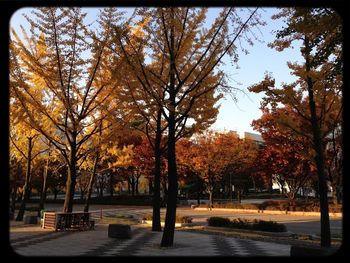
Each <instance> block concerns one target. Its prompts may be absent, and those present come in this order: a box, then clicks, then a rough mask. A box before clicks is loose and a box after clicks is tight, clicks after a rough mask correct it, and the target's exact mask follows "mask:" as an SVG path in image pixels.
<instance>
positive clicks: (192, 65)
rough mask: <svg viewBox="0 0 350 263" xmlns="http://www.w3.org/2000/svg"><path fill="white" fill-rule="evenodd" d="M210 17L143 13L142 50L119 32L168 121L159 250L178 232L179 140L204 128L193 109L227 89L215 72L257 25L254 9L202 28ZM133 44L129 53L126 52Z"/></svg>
mask: <svg viewBox="0 0 350 263" xmlns="http://www.w3.org/2000/svg"><path fill="white" fill-rule="evenodd" d="M206 12H207V9H206V8H201V9H195V8H154V9H153V8H151V9H147V8H141V9H139V10H138V11H137V14H138V15H139V16H141V17H142V18H143V20H142V21H145V20H146V19H147V21H146V23H145V25H144V29H145V32H147V35H146V37H144V38H142V39H141V41H140V42H138V43H139V44H140V45H139V46H136V45H132V41H130V38H129V37H128V34H127V32H126V31H123V30H121V29H120V28H119V29H117V30H116V36H117V40H118V42H119V44H120V46H121V48H122V50H123V53H124V55H125V56H126V58H127V59H126V60H127V62H128V65H130V67H131V68H132V69H133V70H134V71H135V73H136V74H135V75H136V76H137V80H138V82H139V83H140V86H141V88H142V89H143V90H144V92H146V93H147V94H149V96H151V100H150V101H151V102H152V103H154V104H156V106H157V110H160V111H161V114H162V116H163V117H164V119H165V121H166V122H167V138H168V143H167V157H168V171H169V172H168V184H169V188H168V193H169V194H168V201H167V211H166V219H165V228H164V233H163V237H162V241H161V246H165V247H166V246H172V245H173V239H174V230H175V217H176V203H177V193H178V184H177V181H178V180H177V170H176V169H177V168H176V154H175V144H176V141H177V139H179V138H180V137H181V136H183V134H186V133H187V132H188V128H186V127H188V124H189V122H190V121H193V122H194V123H198V124H201V123H203V120H204V119H205V116H203V115H201V114H197V115H196V117H195V118H194V116H195V115H192V114H191V111H192V110H193V109H194V108H196V107H198V109H200V105H197V106H195V104H196V102H198V100H200V99H204V101H209V100H208V99H209V97H210V96H209V97H208V94H210V93H211V92H213V91H215V90H217V88H218V87H225V86H226V83H225V76H224V75H225V74H224V73H223V72H222V71H219V70H218V71H215V70H214V69H217V68H218V67H217V66H218V65H220V64H221V62H222V61H221V59H222V57H223V56H224V55H225V54H227V53H228V54H230V55H234V49H235V46H234V42H235V41H236V39H237V38H239V37H242V35H241V33H242V31H246V30H249V26H250V25H251V24H256V23H259V21H257V20H256V19H252V17H253V16H254V14H255V12H256V10H255V11H253V12H252V13H251V14H249V16H248V19H247V20H245V21H242V19H240V17H239V15H237V13H236V10H234V9H233V8H227V9H226V8H225V9H224V10H223V11H222V12H221V13H220V14H219V16H218V18H217V19H215V21H214V22H213V23H212V25H211V27H209V28H205V29H204V23H205V18H206ZM230 19H232V20H233V21H234V22H235V23H234V29H233V31H232V32H233V33H232V32H229V29H228V21H229V20H230ZM202 29H203V30H202ZM130 44H131V49H129V50H127V48H126V47H127V45H130ZM143 50H146V51H147V55H146V56H145V55H144V54H143V53H142V54H140V55H137V54H138V53H140V52H141V51H143ZM130 51H132V52H130ZM133 54H134V55H133ZM148 61H150V63H151V64H152V63H156V65H157V68H158V69H159V70H154V69H152V68H151V67H147V64H149V63H148ZM158 91H160V92H158ZM210 108H211V109H213V107H210ZM214 112H215V110H214ZM214 116H216V115H214ZM206 117H208V116H206ZM212 117H213V115H212ZM212 117H211V118H212ZM209 119H210V118H209ZM212 120H214V119H212ZM190 128H191V127H190Z"/></svg>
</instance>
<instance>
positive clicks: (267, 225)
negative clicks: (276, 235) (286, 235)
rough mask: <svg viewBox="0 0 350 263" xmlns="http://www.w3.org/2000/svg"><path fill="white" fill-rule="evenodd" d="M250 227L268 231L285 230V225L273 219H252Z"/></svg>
mask: <svg viewBox="0 0 350 263" xmlns="http://www.w3.org/2000/svg"><path fill="white" fill-rule="evenodd" d="M252 228H253V229H256V230H260V231H268V232H286V231H287V227H286V226H285V225H283V224H279V223H277V222H275V221H264V220H254V221H253V224H252Z"/></svg>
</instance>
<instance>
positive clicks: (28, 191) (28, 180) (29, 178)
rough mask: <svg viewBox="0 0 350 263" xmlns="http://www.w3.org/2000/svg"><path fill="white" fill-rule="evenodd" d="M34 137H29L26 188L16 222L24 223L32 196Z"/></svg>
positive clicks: (24, 187) (24, 188)
mask: <svg viewBox="0 0 350 263" xmlns="http://www.w3.org/2000/svg"><path fill="white" fill-rule="evenodd" d="M32 140H33V138H32V137H28V155H27V172H26V179H25V182H24V186H23V195H22V201H21V206H20V208H19V211H18V214H17V217H16V221H22V220H23V216H24V211H25V209H26V203H27V201H28V199H29V195H30V185H31V174H30V172H31V171H30V170H31V163H32V149H33V145H32Z"/></svg>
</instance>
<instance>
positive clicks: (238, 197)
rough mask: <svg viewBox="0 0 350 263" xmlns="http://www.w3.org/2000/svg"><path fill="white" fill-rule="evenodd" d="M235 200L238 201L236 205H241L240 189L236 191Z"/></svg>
mask: <svg viewBox="0 0 350 263" xmlns="http://www.w3.org/2000/svg"><path fill="white" fill-rule="evenodd" d="M237 200H238V203H239V204H240V203H241V189H239V188H238V189H237Z"/></svg>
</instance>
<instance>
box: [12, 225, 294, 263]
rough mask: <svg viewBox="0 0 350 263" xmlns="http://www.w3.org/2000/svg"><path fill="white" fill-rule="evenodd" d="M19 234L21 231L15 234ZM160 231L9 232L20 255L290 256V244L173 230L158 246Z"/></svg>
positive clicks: (104, 226)
mask: <svg viewBox="0 0 350 263" xmlns="http://www.w3.org/2000/svg"><path fill="white" fill-rule="evenodd" d="M18 234H20V232H19V233H18ZM161 238H162V232H152V231H151V230H150V229H149V228H143V227H136V226H132V238H131V239H126V240H122V239H115V238H113V239H112V238H108V225H97V226H96V229H95V230H92V231H67V232H49V233H48V232H42V233H41V235H39V234H35V235H34V234H33V233H28V234H27V239H26V237H25V236H23V235H16V233H13V235H11V240H12V242H13V246H14V248H15V251H16V252H17V253H18V254H20V255H23V256H96V257H99V256H103V257H106V256H117V257H118V256H179V257H181V256H185V257H187V256H190V257H191V256H201V257H203V256H232V257H250V256H289V253H290V246H289V245H282V244H275V243H269V242H262V241H253V240H248V239H239V238H234V237H227V236H219V235H207V234H203V233H193V232H186V231H181V230H176V231H175V236H174V245H173V246H172V247H169V248H161V247H160V242H161Z"/></svg>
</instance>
